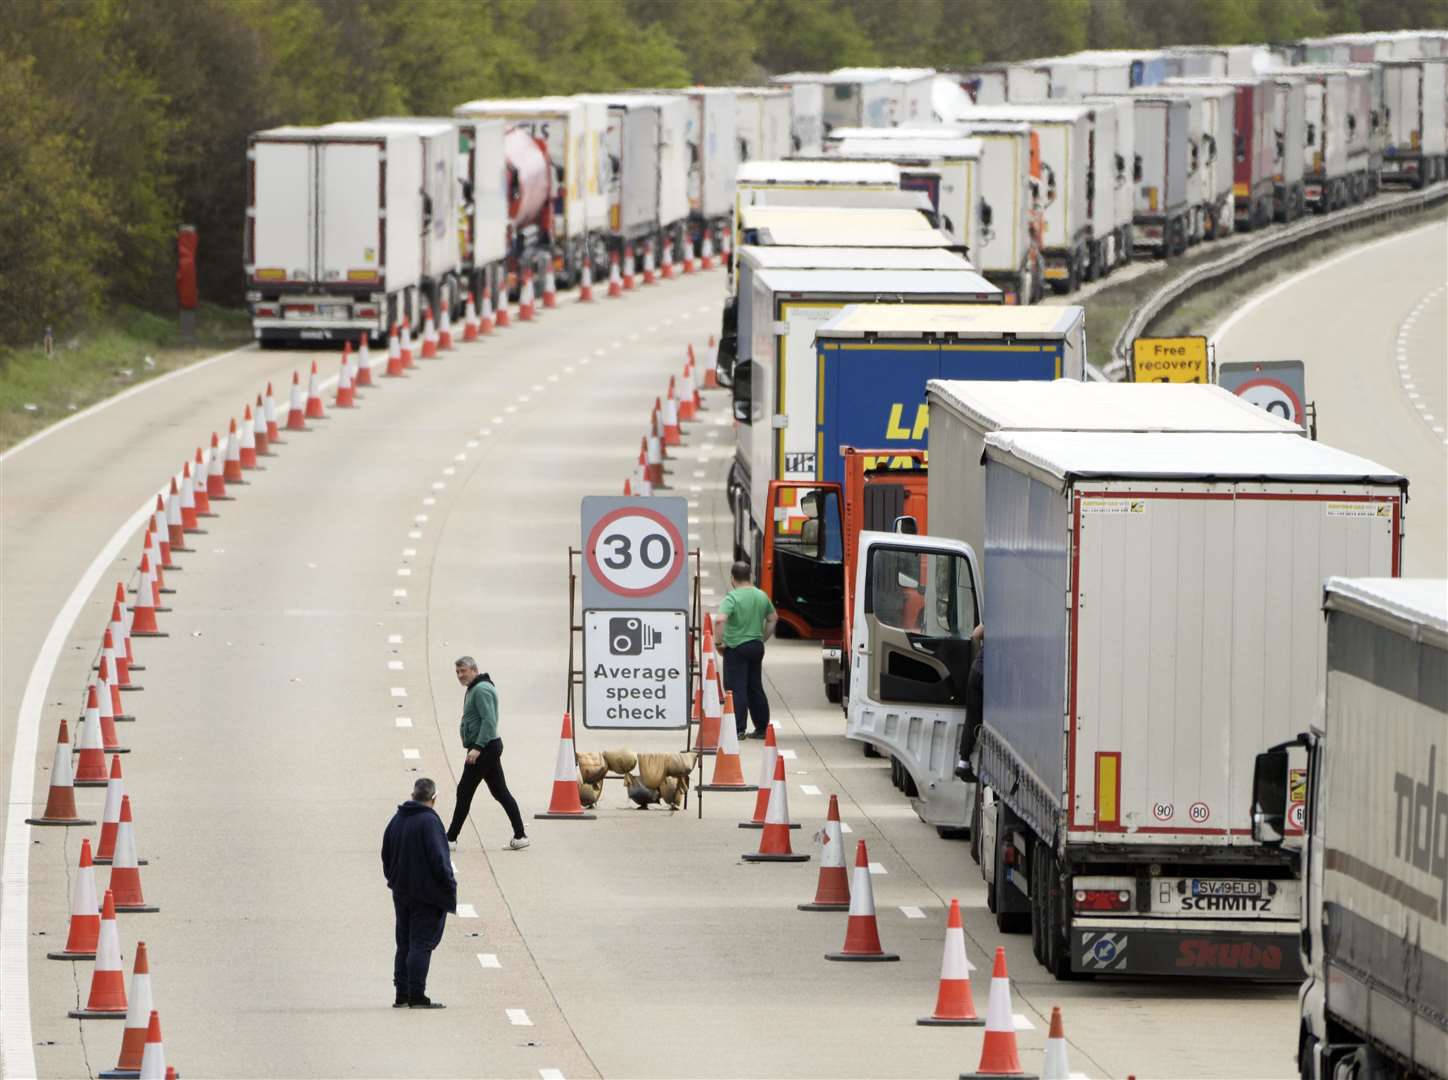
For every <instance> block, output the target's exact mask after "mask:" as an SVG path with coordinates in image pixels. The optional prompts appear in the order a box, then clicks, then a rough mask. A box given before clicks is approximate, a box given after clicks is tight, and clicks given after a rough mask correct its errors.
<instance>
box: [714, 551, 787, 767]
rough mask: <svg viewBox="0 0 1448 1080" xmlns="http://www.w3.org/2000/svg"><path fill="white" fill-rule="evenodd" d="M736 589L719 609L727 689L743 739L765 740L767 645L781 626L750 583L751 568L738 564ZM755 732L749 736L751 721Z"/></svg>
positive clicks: (767, 602)
mask: <svg viewBox="0 0 1448 1080" xmlns="http://www.w3.org/2000/svg"><path fill="white" fill-rule="evenodd" d="M729 576H730V579H731V581H732V584H733V587H732V588H731V589H730V590H729V592H728V594H727V595H725V597H724V600H723V602H722V603H721V604H720V605H719V615H718V618H717V619H716V620H715V625H714V628H715V633H716V635H717V636H720V637H722V639H723V642H724V688H725V689H726V690H730V691H732V692H733V694H734V727H735V730H737V731H738V732H739V737H740V738H741V739H743V738H746V737H750V738H755V739H762V738H764V732H765V730H766V729H768V727H769V699H768V698H767V697H765V696H764V643H765V642H766V641H768V640H769V638H770V637H771V636H772V635H773V634H774V627H775V625H776V624H777V623H778V622H779V616H778V614H776V613H775V610H774V604H773V602H771V601H770V599H769V595H768V594H767V593H766V592H764V591H763V590H762V589H756V588H755V587H754V585H753V584H751V583H750V580H749V577H750V574H749V564H748V563H747V562H737V563H735V564H734V566H733V567H732V568H731V570H730V573H729ZM751 716H753V717H754V731H753V733H752V734H751V735H749V736H746V734H745V732H746V731H747V730H748V728H749V718H750V717H751Z"/></svg>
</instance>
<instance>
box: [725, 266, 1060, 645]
mask: <svg viewBox="0 0 1448 1080" xmlns="http://www.w3.org/2000/svg"><path fill="white" fill-rule="evenodd" d="M995 295H996V297H997V298H998V297H999V294H998V293H996V294H995ZM755 336H756V338H757V337H759V336H760V335H759V323H758V321H757V320H756V322H755ZM814 339H815V340H814V364H813V365H805V366H806V367H807V369H808V370H807V371H806V372H805V377H806V378H807V379H808V380H810V382H812V383H813V389H814V392H815V394H816V398H815V400H814V401H813V402H808V403H806V408H807V410H808V411H807V412H806V414H805V416H804V423H803V424H800V422H799V417H798V416H796V415H795V414H794V413H791V414H789V415H788V416H787V417H785V418H784V420H783V423H784V427H783V428H782V429H778V430H782V431H784V432H785V433H789V430H790V428H791V427H796V428H803V431H795V432H794V433H793V438H794V440H795V441H794V442H793V443H792V444H791V445H806V441H807V440H808V443H807V444H808V445H809V447H810V449H809V450H808V451H805V453H807V454H808V455H810V456H809V458H808V459H800V458H796V459H795V460H793V461H782V460H780V458H779V457H778V456H777V455H778V454H779V453H780V452H781V449H784V448H781V447H779V445H778V443H780V442H783V439H780V440H778V442H776V441H775V440H772V439H770V436H771V435H772V434H773V432H771V431H770V430H769V427H770V426H773V425H765V427H764V430H756V431H755V432H754V433H752V435H749V434H741V452H740V461H739V462H738V463H737V468H736V472H735V474H734V475H733V476H732V477H731V492H732V507H733V509H734V516H735V524H736V529H737V531H738V534H739V535H736V541H735V542H736V546H737V551H736V558H737V557H745V558H749V559H750V560H751V562H752V565H753V566H755V567H756V568H758V569H757V570H756V577H757V581H758V583H760V588H766V586H768V587H767V588H766V591H767V592H768V593H769V595H770V597H771V599H772V600H773V602H774V605H775V610H776V611H777V612H778V613H779V619H780V623H781V626H782V627H784V628H785V629H784V630H783V631H781V632H784V633H789V634H793V635H796V636H799V637H805V638H811V639H818V640H821V641H823V642H825V643H826V647H827V648H830V647H833V648H834V649H838V648H839V647H840V646H839V642H840V639H841V635H842V627H843V622H844V610H843V606H842V605H843V600H842V597H843V591H844V580H843V565H842V561H841V560H842V552H843V544H842V529H843V518H842V508H841V499H842V495H843V493H842V490H841V488H840V485H841V483H842V481H843V473H842V467H843V461H844V459H843V458H842V457H841V453H840V452H841V448H842V447H846V446H852V447H875V448H879V449H876V450H874V451H872V453H874V454H877V455H878V454H882V453H890V454H892V455H903V454H906V453H908V452H909V451H912V450H922V449H924V448H925V439H926V435H927V433H928V429H929V413H928V412H927V410H926V407H925V401H924V394H925V387H926V384H927V383H928V382H929V381H930V380H931V379H936V378H950V379H1037V380H1047V379H1054V378H1072V379H1081V378H1083V377H1084V375H1085V345H1086V343H1085V313H1084V312H1083V311H1082V310H1081V309H1080V308H1078V307H1069V306H1046V305H1036V306H1034V307H1013V306H1009V305H1004V304H1000V303H999V302H996V303H993V304H987V303H966V304H960V303H954V304H931V303H918V304H917V303H900V302H898V301H895V302H886V303H878V302H877V303H858V304H851V305H850V306H848V307H846V308H844V309H843V310H840V311H839V312H838V313H837V314H836V315H835V316H834V317H833V318H831V319H829V320H828V321H826V322H824V323H823V324H820V325H817V326H816V328H815V331H814ZM762 356H763V357H765V358H766V361H767V360H768V359H769V356H768V354H767V347H766V346H765V345H758V346H756V347H755V351H754V361H755V364H756V365H759V364H760V358H761V357H762ZM761 366H762V365H761ZM784 371H785V374H786V375H787V377H788V378H789V380H790V386H788V387H786V388H785V393H786V394H790V393H794V392H795V387H794V380H795V379H796V378H797V377H798V375H799V374H800V371H799V367H798V366H796V367H794V368H789V367H788V366H787V365H786V366H785V367H784ZM775 385H776V384H775V383H774V382H772V381H771V379H770V378H768V377H765V376H762V375H761V373H760V372H759V371H756V372H755V376H754V386H755V390H754V393H753V395H752V397H751V399H750V402H749V405H750V415H749V419H750V420H751V421H752V423H753V425H754V426H756V427H758V426H759V425H760V424H761V422H762V421H763V420H764V419H765V414H764V413H763V412H762V411H761V410H762V409H764V408H767V407H770V406H771V405H773V403H774V402H775V401H778V400H779V398H778V396H777V394H776V393H772V390H773V387H774V386H775ZM737 387H738V380H736V397H735V401H736V402H739V401H740V400H741V396H740V395H739V394H738V393H737ZM775 407H777V406H775ZM778 423H780V421H775V424H778ZM761 437H762V439H761ZM745 438H753V439H760V440H761V441H762V442H764V445H763V446H762V447H761V448H760V455H761V456H762V457H764V458H765V460H764V461H759V460H758V459H756V460H754V461H747V460H744V455H745V454H746V453H749V452H750V451H749V450H747V449H746V448H745V444H744V442H743V440H744V439H745ZM770 458H773V459H774V460H773V465H774V466H775V467H774V469H773V471H774V476H775V477H777V479H776V478H773V477H771V476H770V475H769V473H768V472H767V471H766V470H768V469H770V467H771V462H770V460H769V459H770ZM811 466H813V467H812V468H811ZM787 470H788V471H787ZM811 523H813V524H811ZM816 540H817V541H818V542H815V541H816ZM827 655H828V654H827Z"/></svg>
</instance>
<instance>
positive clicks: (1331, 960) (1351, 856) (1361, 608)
mask: <svg viewBox="0 0 1448 1080" xmlns="http://www.w3.org/2000/svg"><path fill="white" fill-rule="evenodd" d="M1322 607H1323V609H1324V611H1325V612H1326V616H1327V634H1326V637H1327V647H1326V668H1327V676H1326V689H1325V693H1324V696H1323V703H1324V708H1323V710H1322V713H1321V716H1320V718H1315V719H1314V721H1313V723H1312V725H1311V728H1310V729H1309V730H1306V731H1304V732H1303V734H1301V735H1300V736H1299V737H1298V739H1296V740H1294V742H1296V743H1300V744H1303V745H1306V747H1307V750H1308V760H1307V766H1306V769H1305V770H1304V769H1300V768H1297V769H1294V768H1293V767H1292V765H1293V761H1292V759H1291V758H1289V756H1288V750H1289V747H1288V746H1280V747H1274V748H1272V749H1271V750H1268V751H1266V752H1264V753H1262V754H1260V755H1259V756H1258V758H1257V764H1256V770H1255V774H1254V777H1253V785H1252V788H1253V790H1252V800H1251V806H1252V833H1253V836H1254V837H1255V838H1257V839H1258V840H1260V841H1262V842H1265V843H1268V844H1274V845H1275V844H1280V843H1281V842H1282V840H1283V838H1284V836H1285V835H1286V834H1289V833H1291V832H1294V831H1298V830H1301V831H1303V832H1305V834H1306V836H1305V844H1304V850H1303V853H1302V864H1303V869H1302V878H1303V898H1302V925H1301V953H1302V963H1303V966H1304V967H1305V968H1306V970H1307V979H1306V981H1305V982H1304V983H1303V984H1302V988H1301V990H1300V991H1299V993H1298V1000H1299V1002H1300V1003H1301V1024H1300V1027H1299V1031H1298V1038H1297V1061H1298V1068H1299V1072H1300V1074H1301V1075H1302V1076H1303V1077H1305V1078H1307V1080H1328V1078H1330V1077H1357V1078H1363V1080H1366V1078H1370V1077H1371V1078H1376V1080H1410V1078H1417V1077H1436V1078H1438V1080H1442V1078H1444V1077H1448V1015H1445V1014H1448V925H1445V915H1444V912H1445V910H1448V855H1445V850H1448V784H1445V782H1444V776H1443V773H1444V770H1445V769H1448V761H1445V754H1448V738H1445V735H1448V581H1445V580H1443V579H1442V578H1436V579H1405V578H1349V577H1334V578H1331V579H1329V580H1328V582H1327V584H1326V588H1325V589H1324V590H1323V602H1322Z"/></svg>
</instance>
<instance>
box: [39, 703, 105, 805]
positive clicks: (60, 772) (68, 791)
mask: <svg viewBox="0 0 1448 1080" xmlns="http://www.w3.org/2000/svg"><path fill="white" fill-rule="evenodd" d="M70 765H71V763H70V729H69V728H68V727H67V726H66V723H65V720H64V719H62V720H61V722H60V735H59V736H58V737H57V738H56V741H55V761H54V763H53V764H52V765H51V767H50V791H49V793H47V795H46V796H45V811H44V812H43V813H42V814H41V815H40V816H39V817H32V818H26V819H25V824H27V825H94V824H95V819H94V818H83V817H81V816H80V815H79V814H78V813H76V809H75V778H74V776H73V775H72V773H71V768H70Z"/></svg>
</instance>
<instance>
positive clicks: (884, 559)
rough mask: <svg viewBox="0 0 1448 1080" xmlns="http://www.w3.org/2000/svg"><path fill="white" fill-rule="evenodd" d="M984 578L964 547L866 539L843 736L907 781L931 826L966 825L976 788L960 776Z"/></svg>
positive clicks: (914, 539) (940, 541) (890, 536)
mask: <svg viewBox="0 0 1448 1080" xmlns="http://www.w3.org/2000/svg"><path fill="white" fill-rule="evenodd" d="M978 580H979V572H978V569H977V566H976V560H975V554H974V552H972V551H971V549H970V546H969V545H967V544H965V543H962V542H960V541H958V540H948V539H944V538H941V537H934V536H908V535H903V534H898V533H881V532H865V533H861V534H860V555H859V561H858V565H857V567H856V570H855V583H854V584H855V588H854V593H855V596H854V608H855V610H854V620H853V623H854V625H853V629H852V640H851V642H850V655H849V657H848V658H847V663H848V665H849V670H850V704H849V710H848V714H847V715H848V721H847V724H846V728H845V733H846V735H847V736H848V737H849V738H851V739H855V740H857V741H860V742H866V743H869V744H871V745H873V746H875V747H877V748H878V749H879V750H880V751H881V752H882V753H888V754H889V755H890V756H892V757H893V758H895V759H896V760H897V761H899V762H900V764H901V765H902V766H903V767H904V768H905V770H906V771H907V772H908V773H909V774H910V778H911V780H912V781H913V782H914V785H915V789H916V791H917V793H918V799H917V802H916V811H917V812H918V813H919V814H920V817H921V819H922V820H923V821H925V822H926V823H927V824H931V825H938V826H941V827H950V828H961V827H964V826H966V825H967V824H969V811H970V802H971V795H972V794H973V791H972V788H971V786H970V785H969V784H966V783H965V782H963V781H961V780H960V779H958V778H957V777H956V775H955V769H956V765H957V763H958V761H959V760H960V748H961V747H960V743H961V732H962V728H963V726H964V723H965V692H966V683H967V680H968V678H969V674H970V665H971V661H972V660H973V659H974V657H973V654H972V645H971V632H972V631H973V630H974V629H975V627H976V625H977V624H978V623H979V622H980V599H979V593H978V590H977V582H978Z"/></svg>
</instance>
